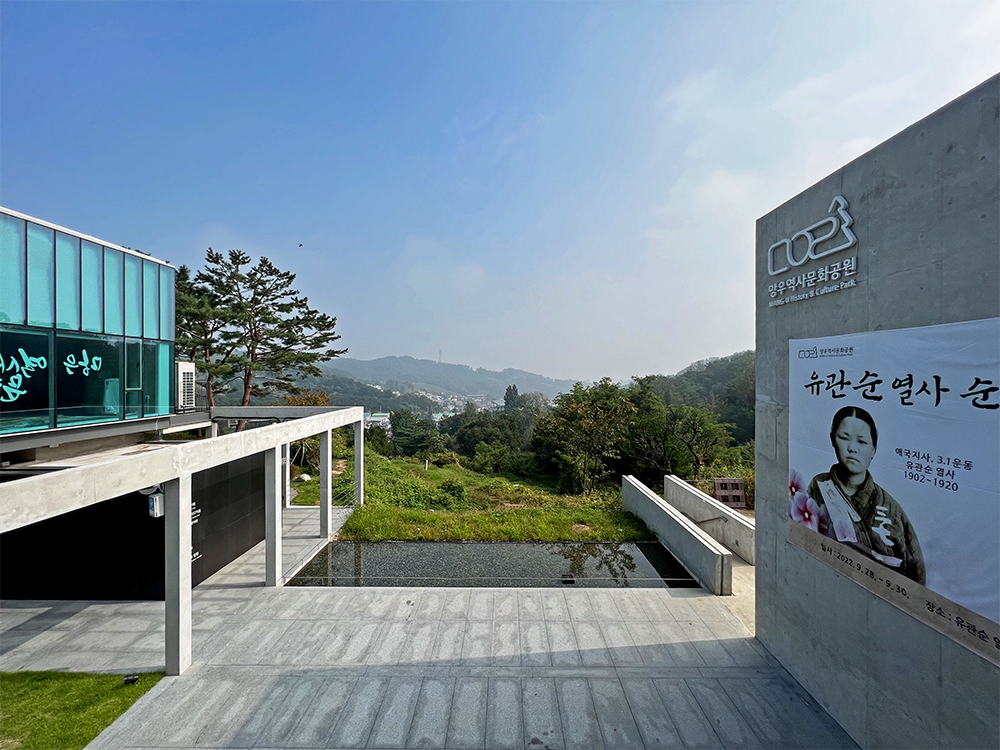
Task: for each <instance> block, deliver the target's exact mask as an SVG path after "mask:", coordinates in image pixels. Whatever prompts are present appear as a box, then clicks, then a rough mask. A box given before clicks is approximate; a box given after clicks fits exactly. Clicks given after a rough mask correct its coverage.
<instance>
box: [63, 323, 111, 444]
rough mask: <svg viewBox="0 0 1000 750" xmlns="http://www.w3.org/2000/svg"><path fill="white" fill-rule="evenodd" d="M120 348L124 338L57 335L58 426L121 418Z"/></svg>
mask: <svg viewBox="0 0 1000 750" xmlns="http://www.w3.org/2000/svg"><path fill="white" fill-rule="evenodd" d="M124 348H125V341H124V339H122V338H118V337H114V336H79V335H72V336H71V335H68V334H59V335H57V337H56V364H55V367H56V420H57V423H58V426H59V427H65V426H67V425H75V424H88V423H91V422H110V421H115V420H118V419H121V418H122V393H123V389H122V369H123V368H122V365H123V364H124V356H123V354H124V352H123V350H124Z"/></svg>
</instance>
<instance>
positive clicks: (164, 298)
mask: <svg viewBox="0 0 1000 750" xmlns="http://www.w3.org/2000/svg"><path fill="white" fill-rule="evenodd" d="M175 331H176V321H175V320H174V269H172V268H171V267H170V266H160V338H161V339H164V340H165V341H173V340H174V335H175Z"/></svg>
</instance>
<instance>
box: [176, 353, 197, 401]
mask: <svg viewBox="0 0 1000 750" xmlns="http://www.w3.org/2000/svg"><path fill="white" fill-rule="evenodd" d="M175 364H176V366H177V411H179V412H180V411H189V410H191V409H194V408H195V403H194V379H195V367H194V362H177V363H175Z"/></svg>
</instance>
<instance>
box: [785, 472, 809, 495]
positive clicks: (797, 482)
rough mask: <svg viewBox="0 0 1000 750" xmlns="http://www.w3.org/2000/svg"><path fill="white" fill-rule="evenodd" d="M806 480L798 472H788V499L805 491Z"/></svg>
mask: <svg viewBox="0 0 1000 750" xmlns="http://www.w3.org/2000/svg"><path fill="white" fill-rule="evenodd" d="M807 486H808V485H806V480H805V477H803V476H802V475H801V474H799V472H797V471H795V469H792V470H791V471H789V472H788V497H789V498H792V497H795V493H796V492H805V491H806V487H807Z"/></svg>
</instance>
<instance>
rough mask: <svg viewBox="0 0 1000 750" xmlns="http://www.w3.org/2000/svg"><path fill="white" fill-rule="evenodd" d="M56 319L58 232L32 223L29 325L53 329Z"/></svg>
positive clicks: (29, 225)
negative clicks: (51, 327)
mask: <svg viewBox="0 0 1000 750" xmlns="http://www.w3.org/2000/svg"><path fill="white" fill-rule="evenodd" d="M55 318H56V233H55V232H54V231H53V230H51V229H49V228H48V227H42V226H39V225H38V224H33V223H31V222H30V221H29V222H28V325H29V326H46V327H49V326H52V325H55Z"/></svg>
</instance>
